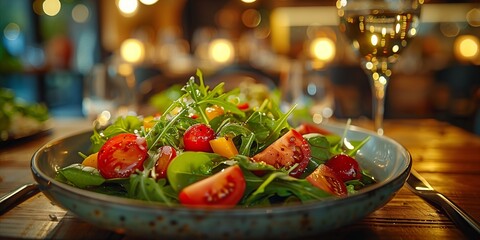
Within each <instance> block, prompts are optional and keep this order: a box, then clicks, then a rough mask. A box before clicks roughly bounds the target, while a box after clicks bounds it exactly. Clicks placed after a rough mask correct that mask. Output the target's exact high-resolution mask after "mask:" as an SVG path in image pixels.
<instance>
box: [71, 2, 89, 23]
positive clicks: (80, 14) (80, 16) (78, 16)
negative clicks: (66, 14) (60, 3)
mask: <svg viewBox="0 0 480 240" xmlns="http://www.w3.org/2000/svg"><path fill="white" fill-rule="evenodd" d="M89 15H90V12H89V11H88V8H87V6H85V5H83V4H77V5H76V6H75V7H73V9H72V19H73V21H75V22H77V23H84V22H86V21H87V19H88V17H89Z"/></svg>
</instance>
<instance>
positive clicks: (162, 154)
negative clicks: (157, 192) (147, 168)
mask: <svg viewBox="0 0 480 240" xmlns="http://www.w3.org/2000/svg"><path fill="white" fill-rule="evenodd" d="M157 152H158V159H157V161H156V162H155V173H154V177H155V178H156V179H160V178H165V177H166V176H167V169H168V165H169V164H170V162H171V161H172V159H174V158H175V157H176V156H177V151H176V150H175V148H173V147H172V146H162V147H160V148H159V149H158V151H157Z"/></svg>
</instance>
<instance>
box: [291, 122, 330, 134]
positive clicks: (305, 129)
mask: <svg viewBox="0 0 480 240" xmlns="http://www.w3.org/2000/svg"><path fill="white" fill-rule="evenodd" d="M295 130H297V131H298V132H299V133H300V134H302V135H304V134H308V133H320V134H322V135H330V134H332V133H331V132H330V131H328V130H326V129H323V128H320V127H318V126H317V125H314V124H311V123H303V124H301V125H300V126H298V127H297V128H295Z"/></svg>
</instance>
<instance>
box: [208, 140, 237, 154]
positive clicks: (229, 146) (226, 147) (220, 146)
mask: <svg viewBox="0 0 480 240" xmlns="http://www.w3.org/2000/svg"><path fill="white" fill-rule="evenodd" d="M210 146H211V147H212V149H213V152H214V153H216V154H219V155H221V156H224V157H226V158H231V157H234V156H235V155H238V150H237V148H236V147H235V144H234V143H233V141H232V138H229V137H218V138H216V139H213V140H210Z"/></svg>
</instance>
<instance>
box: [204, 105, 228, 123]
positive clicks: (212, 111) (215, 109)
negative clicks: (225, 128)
mask: <svg viewBox="0 0 480 240" xmlns="http://www.w3.org/2000/svg"><path fill="white" fill-rule="evenodd" d="M224 113H225V112H224V111H223V108H222V107H220V106H218V105H213V106H210V107H207V108H206V109H205V114H206V115H207V118H208V120H212V119H214V118H216V117H218V116H220V115H223V114H224Z"/></svg>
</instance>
